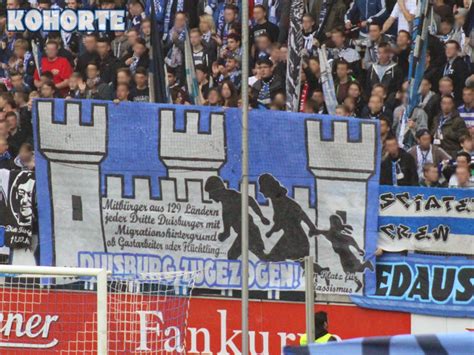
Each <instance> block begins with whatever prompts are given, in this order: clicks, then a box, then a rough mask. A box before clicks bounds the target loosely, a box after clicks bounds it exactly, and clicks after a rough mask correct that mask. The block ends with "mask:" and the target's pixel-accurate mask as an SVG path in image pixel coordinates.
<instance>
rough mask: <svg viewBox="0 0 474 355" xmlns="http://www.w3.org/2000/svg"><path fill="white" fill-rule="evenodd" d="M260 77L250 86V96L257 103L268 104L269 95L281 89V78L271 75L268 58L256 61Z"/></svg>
mask: <svg viewBox="0 0 474 355" xmlns="http://www.w3.org/2000/svg"><path fill="white" fill-rule="evenodd" d="M257 66H258V70H259V71H260V75H261V79H259V80H257V82H256V83H255V84H253V86H252V97H253V98H254V100H256V102H257V104H258V105H261V106H264V107H266V106H268V105H269V104H270V102H271V96H272V94H273V93H275V92H276V91H278V90H281V89H283V83H282V82H281V79H280V78H278V77H276V76H275V75H273V63H272V61H271V60H270V59H260V60H259V61H258V62H257Z"/></svg>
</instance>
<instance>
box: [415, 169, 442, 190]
mask: <svg viewBox="0 0 474 355" xmlns="http://www.w3.org/2000/svg"><path fill="white" fill-rule="evenodd" d="M422 170H423V175H422V176H423V178H422V179H421V181H420V186H424V187H442V185H441V184H440V183H439V171H438V167H437V166H436V165H435V164H433V163H427V164H425V165H423V167H422Z"/></svg>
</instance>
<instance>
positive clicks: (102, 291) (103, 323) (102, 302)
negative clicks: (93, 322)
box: [97, 269, 108, 355]
mask: <svg viewBox="0 0 474 355" xmlns="http://www.w3.org/2000/svg"><path fill="white" fill-rule="evenodd" d="M107 336H108V334H107V270H105V269H103V270H102V271H100V272H99V273H98V274H97V354H98V355H107V343H108V338H107Z"/></svg>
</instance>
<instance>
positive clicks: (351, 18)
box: [344, 0, 386, 36]
mask: <svg viewBox="0 0 474 355" xmlns="http://www.w3.org/2000/svg"><path fill="white" fill-rule="evenodd" d="M385 12H386V7H385V1H383V0H354V1H352V2H351V4H350V6H349V9H348V10H347V12H346V14H345V16H344V21H345V27H346V29H347V30H350V29H351V28H352V27H353V26H358V27H360V29H361V35H363V36H367V29H366V28H367V25H369V24H370V23H372V21H373V20H378V18H381V16H383V15H384V14H385Z"/></svg>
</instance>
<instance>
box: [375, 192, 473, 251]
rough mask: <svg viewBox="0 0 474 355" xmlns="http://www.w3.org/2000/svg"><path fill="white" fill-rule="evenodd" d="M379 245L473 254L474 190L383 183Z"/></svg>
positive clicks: (384, 248) (409, 249)
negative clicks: (398, 185)
mask: <svg viewBox="0 0 474 355" xmlns="http://www.w3.org/2000/svg"><path fill="white" fill-rule="evenodd" d="M379 204H380V209H379V242H378V245H379V247H380V248H382V249H383V250H386V251H390V252H399V251H404V250H408V251H423V252H433V253H447V254H464V255H474V190H472V189H433V188H431V189H430V188H423V187H419V188H414V187H392V186H380V196H379Z"/></svg>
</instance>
